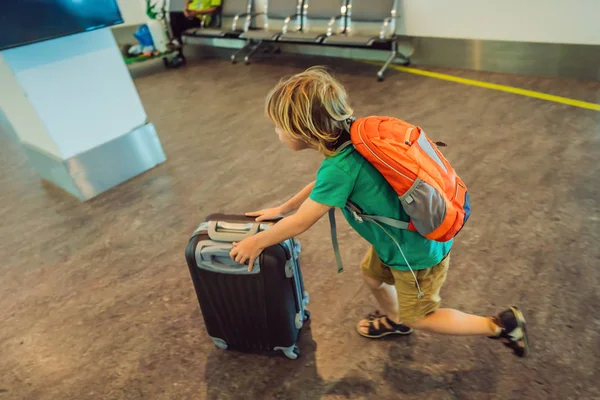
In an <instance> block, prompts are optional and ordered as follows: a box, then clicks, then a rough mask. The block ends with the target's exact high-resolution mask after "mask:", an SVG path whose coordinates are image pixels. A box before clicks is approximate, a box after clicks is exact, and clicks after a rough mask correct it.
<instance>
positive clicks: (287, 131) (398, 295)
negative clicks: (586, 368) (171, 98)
mask: <svg viewBox="0 0 600 400" xmlns="http://www.w3.org/2000/svg"><path fill="white" fill-rule="evenodd" d="M266 113H267V115H268V116H269V118H270V119H271V121H272V122H273V123H274V125H275V132H276V133H277V135H278V136H279V140H280V141H281V142H282V143H283V144H284V145H286V146H287V147H288V148H290V149H291V150H293V151H300V150H304V149H313V150H317V151H319V152H321V153H323V154H324V155H325V160H324V161H323V163H322V165H321V167H320V169H319V171H318V173H317V178H316V181H315V182H312V183H310V184H309V185H308V186H306V187H305V188H304V189H303V190H302V191H300V192H299V193H298V194H297V195H296V196H294V197H293V198H292V199H291V200H289V201H288V202H286V203H285V204H283V205H282V206H280V207H276V208H272V209H266V210H261V211H258V212H254V213H249V214H248V215H249V216H255V217H257V221H261V220H267V219H273V218H276V217H280V216H283V215H287V214H290V213H292V212H294V211H295V213H294V214H293V215H291V216H288V217H286V218H284V219H282V220H281V221H280V222H278V223H277V224H275V225H274V226H273V227H272V228H271V229H268V230H266V231H264V232H261V233H259V234H258V235H255V236H253V237H250V238H248V239H245V240H244V241H242V242H239V243H234V247H233V249H232V251H231V258H232V259H233V260H235V261H237V262H239V263H246V262H247V263H248V265H249V269H251V268H252V265H253V264H254V260H256V258H257V257H258V256H259V255H260V253H261V252H262V250H263V249H265V248H266V247H268V246H271V245H274V244H276V243H279V242H281V241H283V240H286V239H288V238H291V237H294V236H297V235H299V234H301V233H303V232H304V231H306V230H307V229H309V228H310V227H311V226H312V225H313V224H314V223H316V222H317V221H318V220H319V219H320V218H321V217H322V216H323V215H325V214H326V213H327V212H328V211H329V210H330V209H331V208H332V207H339V208H341V209H342V210H343V212H344V216H345V217H346V219H347V220H348V223H349V224H350V225H351V226H352V227H353V228H354V229H355V230H356V231H357V232H358V233H359V234H360V235H361V236H362V237H364V238H365V239H366V240H367V241H369V242H370V243H371V245H372V248H371V250H370V251H369V252H368V253H367V255H366V256H365V259H364V261H363V262H362V265H361V274H362V277H363V279H364V281H365V282H366V284H367V285H368V286H369V288H370V289H371V291H372V293H373V295H374V296H375V299H376V300H377V302H378V303H379V306H380V309H381V310H382V311H383V313H382V314H379V313H375V314H372V315H369V316H367V317H366V318H365V319H363V320H362V321H359V323H358V325H357V330H358V333H359V334H360V335H362V336H364V337H367V338H372V339H375V338H381V337H384V336H388V335H407V334H410V333H412V331H413V329H422V330H425V331H429V332H434V333H440V334H448V335H481V336H488V337H490V338H493V339H500V340H501V341H502V342H503V343H504V344H505V345H506V346H508V347H510V348H511V349H512V350H513V351H514V353H515V354H516V355H517V356H520V357H524V356H526V355H527V353H528V350H529V348H528V343H527V332H526V325H525V319H524V317H523V315H522V313H521V312H520V311H519V310H518V309H517V308H516V307H511V308H509V309H507V310H505V311H503V312H501V313H499V314H498V315H497V316H494V317H480V316H476V315H470V314H465V313H463V312H460V311H458V310H453V309H448V308H439V306H440V303H441V298H440V296H439V293H440V288H441V286H442V285H443V283H444V281H445V280H446V274H447V272H448V266H449V263H450V250H451V247H452V241H449V242H435V241H431V240H428V239H426V238H424V237H423V236H421V235H420V234H419V233H417V232H412V231H408V230H401V229H396V228H392V227H386V230H387V231H388V232H389V233H390V234H391V235H392V237H389V236H388V234H387V233H385V232H384V231H383V230H382V229H381V227H380V226H378V225H376V224H370V223H366V222H362V223H361V222H359V221H357V220H356V219H354V217H353V216H352V214H351V213H350V211H348V210H346V209H345V205H346V202H347V201H351V202H352V203H354V204H356V205H357V206H359V207H360V208H361V209H362V210H363V212H364V213H365V214H376V215H380V216H385V217H389V218H394V219H400V220H403V221H408V220H409V218H408V216H407V214H406V213H405V212H404V210H403V209H402V206H401V204H400V202H399V200H398V195H397V194H396V192H395V191H394V190H393V189H392V188H391V186H390V185H389V184H388V183H387V182H386V181H385V179H384V177H383V176H382V175H381V174H380V173H379V172H378V171H377V170H376V169H375V167H373V166H372V165H371V164H369V163H368V161H367V160H366V159H364V158H363V157H362V156H361V155H360V154H359V153H358V152H357V151H356V150H355V149H354V148H353V147H352V146H343V144H344V143H346V142H347V141H348V140H349V138H350V137H349V133H348V132H349V131H350V125H351V123H352V120H353V119H352V113H353V110H352V108H351V107H350V106H349V104H348V96H347V94H346V91H345V89H344V88H343V87H342V86H341V84H340V83H339V82H337V81H336V80H335V79H334V78H332V77H331V76H330V75H329V74H328V73H327V72H326V71H324V70H323V69H321V68H318V67H313V68H309V69H308V70H307V71H305V72H303V73H300V74H297V75H295V76H293V77H291V78H289V79H288V80H285V81H282V82H280V83H279V84H278V85H277V86H276V87H275V88H274V89H273V90H272V91H271V93H269V95H268V97H267V101H266ZM338 149H339V150H338ZM395 241H396V242H398V243H400V244H401V246H402V249H403V252H404V255H402V253H401V252H399V251H398V248H397V247H396V243H395ZM404 256H405V257H406V258H404ZM410 266H412V269H411V268H410ZM419 287H420V290H419V289H417V288H419ZM419 291H420V292H422V295H420V294H419V295H418V292H419Z"/></svg>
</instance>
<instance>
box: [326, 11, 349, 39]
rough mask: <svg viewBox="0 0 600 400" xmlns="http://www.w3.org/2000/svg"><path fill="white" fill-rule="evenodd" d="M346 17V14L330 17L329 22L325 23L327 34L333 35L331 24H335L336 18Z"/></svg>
mask: <svg viewBox="0 0 600 400" xmlns="http://www.w3.org/2000/svg"><path fill="white" fill-rule="evenodd" d="M344 17H346V14H340V15H336V16H335V17H331V19H330V20H329V23H328V24H327V36H331V35H333V26H334V25H335V23H336V21H337V20H338V19H341V18H344Z"/></svg>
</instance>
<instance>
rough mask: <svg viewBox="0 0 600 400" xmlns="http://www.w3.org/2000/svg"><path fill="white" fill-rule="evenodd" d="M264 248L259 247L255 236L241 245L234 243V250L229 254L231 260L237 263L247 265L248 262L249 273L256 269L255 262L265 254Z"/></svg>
mask: <svg viewBox="0 0 600 400" xmlns="http://www.w3.org/2000/svg"><path fill="white" fill-rule="evenodd" d="M263 250H264V249H263V248H261V247H260V246H259V245H258V242H257V240H256V237H255V236H252V237H249V238H248V239H244V240H242V241H241V242H239V243H233V249H231V252H230V253H229V256H230V257H231V259H232V260H233V261H235V262H237V263H240V264H245V263H246V261H248V271H249V272H250V271H252V268H254V261H256V259H257V258H258V256H260V253H262V252H263Z"/></svg>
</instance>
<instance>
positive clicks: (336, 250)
mask: <svg viewBox="0 0 600 400" xmlns="http://www.w3.org/2000/svg"><path fill="white" fill-rule="evenodd" d="M329 227H330V230H331V244H332V245H333V252H334V253H335V261H336V262H337V267H338V274H339V273H341V272H344V264H343V263H342V254H341V253H340V244H339V243H338V240H337V224H336V222H335V208H330V209H329Z"/></svg>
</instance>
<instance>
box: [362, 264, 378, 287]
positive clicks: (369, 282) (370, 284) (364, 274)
mask: <svg viewBox="0 0 600 400" xmlns="http://www.w3.org/2000/svg"><path fill="white" fill-rule="evenodd" d="M360 275H361V276H362V278H363V280H364V281H365V283H366V284H367V286H368V287H370V288H371V289H380V288H381V287H382V286H383V282H381V281H380V280H378V279H375V278H373V277H372V276H371V275H369V274H368V273H367V272H366V271H365V270H364V268H361V269H360Z"/></svg>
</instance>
